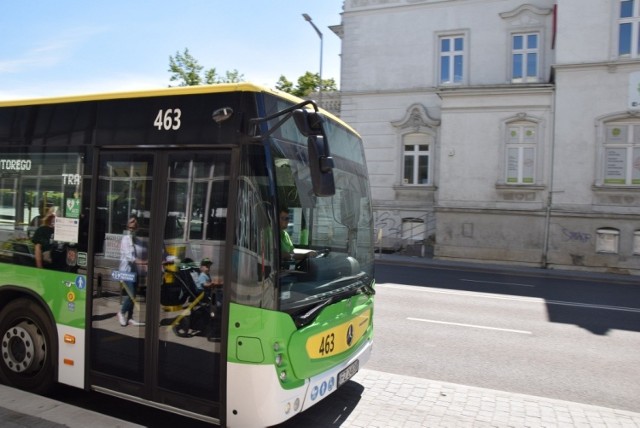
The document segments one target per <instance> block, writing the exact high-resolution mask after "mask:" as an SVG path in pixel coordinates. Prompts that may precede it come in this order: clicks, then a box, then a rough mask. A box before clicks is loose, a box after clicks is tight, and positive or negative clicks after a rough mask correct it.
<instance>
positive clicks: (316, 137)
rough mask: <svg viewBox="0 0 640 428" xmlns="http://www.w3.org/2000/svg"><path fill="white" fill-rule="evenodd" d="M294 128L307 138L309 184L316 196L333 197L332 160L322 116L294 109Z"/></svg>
mask: <svg viewBox="0 0 640 428" xmlns="http://www.w3.org/2000/svg"><path fill="white" fill-rule="evenodd" d="M293 119H294V121H295V123H296V127H297V128H298V130H299V131H300V133H301V134H302V135H304V136H305V137H307V152H308V156H309V169H310V171H311V184H312V186H313V193H314V194H315V195H316V196H333V195H335V193H336V185H335V182H334V180H333V167H334V163H333V158H332V157H331V152H330V150H329V143H328V141H327V137H326V136H325V133H324V126H323V124H324V116H322V114H321V113H319V112H317V111H310V110H307V109H296V110H294V111H293Z"/></svg>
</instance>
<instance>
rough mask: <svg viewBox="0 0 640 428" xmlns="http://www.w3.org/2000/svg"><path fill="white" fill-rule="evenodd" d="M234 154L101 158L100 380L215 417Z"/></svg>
mask: <svg viewBox="0 0 640 428" xmlns="http://www.w3.org/2000/svg"><path fill="white" fill-rule="evenodd" d="M230 153H231V152H230V151H227V150H216V151H190V150H184V149H183V150H180V151H155V152H154V153H153V154H137V153H131V152H119V153H113V152H110V153H109V152H104V153H103V154H102V155H101V156H100V161H99V177H98V191H97V195H96V199H97V201H96V203H97V207H96V227H95V228H94V229H95V236H94V244H95V245H94V254H93V260H94V264H93V266H94V269H93V287H94V288H93V304H92V322H91V343H90V362H89V366H90V367H91V370H90V373H91V380H90V382H91V384H92V386H93V387H94V388H96V389H98V390H102V391H104V392H108V393H115V394H126V395H129V396H133V397H136V398H138V399H142V400H148V401H153V402H155V403H159V404H161V405H167V406H171V407H174V408H176V409H181V410H183V411H188V412H193V413H197V414H200V415H203V416H207V417H211V418H218V417H219V409H220V401H221V398H220V392H219V391H220V380H221V376H220V367H221V360H220V343H221V341H222V340H224V338H223V337H222V336H223V331H222V328H221V326H222V324H223V323H222V317H223V316H224V314H223V312H222V296H223V284H224V271H223V268H224V260H225V252H226V251H225V247H226V237H225V235H226V220H227V219H226V211H227V203H228V190H229V180H228V175H229V171H228V168H229V165H230V158H231V155H230Z"/></svg>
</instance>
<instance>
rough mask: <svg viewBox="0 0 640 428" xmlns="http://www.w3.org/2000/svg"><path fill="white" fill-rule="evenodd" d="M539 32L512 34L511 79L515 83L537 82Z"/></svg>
mask: <svg viewBox="0 0 640 428" xmlns="http://www.w3.org/2000/svg"><path fill="white" fill-rule="evenodd" d="M539 40H540V36H539V35H538V33H518V34H513V35H512V36H511V80H512V81H513V82H515V83H525V82H537V81H538V77H539V56H540V52H539Z"/></svg>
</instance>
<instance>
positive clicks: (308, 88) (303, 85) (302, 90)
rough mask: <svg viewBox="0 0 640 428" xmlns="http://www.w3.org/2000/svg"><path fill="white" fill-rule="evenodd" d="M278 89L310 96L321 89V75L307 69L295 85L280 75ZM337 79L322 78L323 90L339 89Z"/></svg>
mask: <svg viewBox="0 0 640 428" xmlns="http://www.w3.org/2000/svg"><path fill="white" fill-rule="evenodd" d="M276 89H279V90H281V91H284V92H288V93H290V94H293V95H296V96H298V97H303V98H304V97H308V96H309V94H311V93H313V92H318V90H319V89H320V75H319V74H318V73H315V74H314V73H311V72H310V71H307V72H306V73H305V74H303V75H302V76H300V77H299V78H298V83H297V84H296V86H295V87H294V86H293V82H291V81H289V80H288V79H287V78H286V77H285V76H280V79H278V82H277V83H276ZM337 90H338V89H337V88H336V81H335V80H334V79H322V92H331V91H337Z"/></svg>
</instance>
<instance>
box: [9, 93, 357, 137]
mask: <svg viewBox="0 0 640 428" xmlns="http://www.w3.org/2000/svg"><path fill="white" fill-rule="evenodd" d="M222 92H267V93H270V94H272V95H274V96H277V97H280V98H284V99H286V100H288V101H291V102H292V103H299V102H301V101H303V99H302V98H298V97H296V96H294V95H291V94H289V93H287V92H284V91H280V90H278V89H271V88H267V87H266V86H261V85H256V84H254V83H248V82H240V83H217V84H214V85H197V86H175V87H170V88H158V89H146V90H140V91H128V92H104V93H95V94H85V95H69V96H61V97H49V98H32V99H27V98H25V99H20V100H13V101H0V108H2V107H22V106H36V105H45V104H62V103H75V102H87V101H106V100H123V99H134V98H151V97H161V96H174V95H197V94H214V93H222ZM322 114H324V115H326V116H329V117H331V118H332V119H333V120H335V121H336V122H338V123H340V124H341V125H343V126H344V127H345V128H347V129H349V130H350V131H351V132H353V133H355V134H356V135H358V136H359V134H358V133H357V132H356V131H355V130H354V129H353V128H352V127H351V126H349V125H348V124H346V123H345V122H343V121H342V119H340V118H339V117H337V116H335V115H333V114H332V113H330V112H328V111H326V110H324V109H322Z"/></svg>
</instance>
